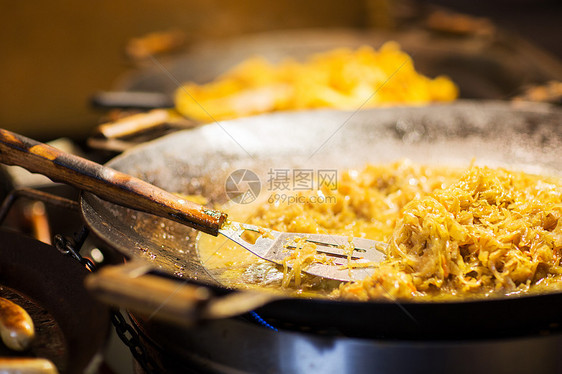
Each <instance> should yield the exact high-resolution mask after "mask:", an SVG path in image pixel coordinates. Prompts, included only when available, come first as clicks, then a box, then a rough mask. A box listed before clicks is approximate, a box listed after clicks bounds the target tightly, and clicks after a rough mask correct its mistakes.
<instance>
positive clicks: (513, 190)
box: [218, 161, 562, 300]
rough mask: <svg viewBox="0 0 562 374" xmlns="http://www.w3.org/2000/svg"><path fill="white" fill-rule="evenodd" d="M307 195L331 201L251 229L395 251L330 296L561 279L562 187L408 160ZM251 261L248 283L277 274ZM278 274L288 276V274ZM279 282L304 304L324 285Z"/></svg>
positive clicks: (314, 202)
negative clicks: (302, 293)
mask: <svg viewBox="0 0 562 374" xmlns="http://www.w3.org/2000/svg"><path fill="white" fill-rule="evenodd" d="M340 174H342V173H340ZM301 195H302V196H304V197H307V196H308V197H310V196H313V195H314V196H319V195H321V196H323V197H324V198H323V199H322V200H319V199H299V201H305V203H302V204H289V203H287V202H285V203H280V202H278V201H277V202H275V203H274V204H269V203H266V204H263V205H261V206H259V207H258V208H257V209H255V210H254V211H253V212H252V214H251V216H250V218H249V219H248V220H247V222H248V223H251V224H255V225H259V226H263V227H268V228H271V229H275V230H279V231H287V232H299V233H334V234H338V235H349V236H356V237H366V238H370V239H375V240H379V241H383V242H386V243H388V248H387V249H386V255H387V256H386V259H385V260H384V261H383V262H382V263H380V264H378V265H376V266H375V272H374V274H373V275H372V276H370V277H368V278H367V279H363V280H358V281H356V282H352V283H346V284H340V285H339V286H338V285H336V286H335V288H333V286H330V287H332V288H331V289H328V293H329V295H330V296H331V297H339V298H345V299H353V300H373V299H380V298H400V299H420V300H423V299H434V298H449V297H471V296H476V297H482V296H494V295H509V294H514V293H522V292H527V291H532V290H537V291H543V290H552V289H556V288H557V287H558V284H559V282H558V280H559V279H560V277H561V274H562V267H561V266H560V258H561V255H562V223H560V221H561V220H560V217H561V215H562V179H560V178H556V177H547V176H539V175H531V174H527V173H524V172H515V171H508V170H505V169H501V168H500V169H493V168H489V167H479V166H470V167H468V168H466V169H457V168H448V167H430V166H423V165H416V164H414V163H411V162H409V161H401V162H396V163H392V164H388V165H368V166H367V167H366V168H364V169H363V170H361V171H355V170H349V171H347V172H345V173H343V174H342V175H340V179H339V181H338V183H337V188H335V189H333V188H328V187H325V188H323V189H320V190H316V191H307V192H301ZM231 250H232V248H229V247H228V245H226V246H224V248H222V249H221V250H220V253H218V254H219V255H221V256H225V258H228V256H229V254H230V253H231ZM242 251H243V250H242ZM308 252H310V248H308ZM308 252H307V253H308ZM232 253H236V251H235V252H232ZM308 255H310V253H308ZM248 256H249V257H247V258H248V259H251V263H252V264H250V263H249V262H248V263H246V264H244V265H243V266H242V267H243V269H242V270H240V272H239V273H238V274H239V275H241V276H240V278H238V279H239V280H241V281H242V282H248V281H249V280H250V278H249V277H248V276H247V275H248V274H249V272H250V273H251V274H252V276H253V278H252V279H253V280H254V281H255V282H256V283H257V284H259V283H260V282H262V281H264V279H266V278H267V277H260V276H255V275H256V273H255V272H256V269H262V270H263V271H264V272H267V273H268V274H270V273H271V272H272V271H275V270H271V268H272V267H273V265H271V264H266V263H265V262H262V260H258V259H257V258H255V256H254V257H252V255H251V254H250V255H248ZM256 264H257V265H256ZM223 265H224V264H223ZM305 266H306V264H305V263H304V264H301V268H302V267H305ZM276 271H278V273H279V274H282V273H283V269H277V270H276ZM287 276H289V278H287ZM282 278H283V277H282V276H281V275H280V276H279V277H278V278H276V279H278V280H279V282H277V283H275V282H271V279H269V280H268V281H267V283H268V285H269V286H272V285H273V286H275V287H280V288H283V287H289V288H291V287H292V288H293V289H295V288H298V289H301V290H303V289H304V290H307V293H306V294H307V295H309V294H310V293H308V291H313V290H314V289H318V288H319V287H318V285H319V284H320V285H321V284H322V282H321V281H319V280H318V279H313V278H310V277H307V276H303V278H302V279H300V278H299V277H297V279H298V282H295V274H294V271H293V272H292V273H291V272H290V271H288V270H287V269H285V278H284V279H282ZM290 278H292V279H293V281H292V282H289V281H290V280H291V279H290ZM323 290H326V287H324V288H323ZM330 290H331V291H330Z"/></svg>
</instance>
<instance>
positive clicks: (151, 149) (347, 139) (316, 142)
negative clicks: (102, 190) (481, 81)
mask: <svg viewBox="0 0 562 374" xmlns="http://www.w3.org/2000/svg"><path fill="white" fill-rule="evenodd" d="M519 105H520V106H519V107H518V108H516V107H513V104H508V103H501V102H470V101H467V102H462V101H461V102H457V103H454V104H449V105H435V106H429V107H419V108H413V107H397V108H388V109H376V110H365V111H360V112H357V113H352V112H343V111H329V110H328V111H309V112H294V113H278V114H272V115H264V116H257V117H251V118H245V119H240V120H235V121H230V122H225V123H221V124H214V125H208V126H203V127H201V128H197V129H195V130H190V131H185V132H179V133H176V134H173V135H170V136H167V137H164V138H161V139H159V140H157V141H154V142H151V143H148V144H146V145H144V146H140V147H137V148H135V149H133V150H131V151H128V152H126V153H124V154H123V155H121V156H119V157H117V158H115V159H114V160H112V161H111V162H109V164H108V166H111V167H113V168H115V169H118V170H121V171H124V172H126V173H129V174H132V175H134V176H137V177H140V178H141V179H144V180H147V181H149V182H150V183H153V184H155V185H157V186H159V187H162V188H164V189H166V190H169V191H178V192H183V193H189V194H202V195H204V196H206V197H208V198H209V199H210V201H211V202H213V203H224V202H226V201H227V198H226V196H225V192H224V183H225V181H226V178H227V176H228V175H229V173H231V172H232V171H234V170H237V169H240V168H246V169H250V170H252V171H254V172H255V173H257V175H258V176H259V177H260V179H261V182H262V189H261V193H263V194H267V193H272V192H274V191H268V187H269V186H268V184H267V172H268V171H270V170H272V169H290V168H299V167H300V168H302V167H306V168H311V169H315V170H316V169H338V170H341V169H345V168H350V167H355V168H360V167H362V166H364V165H365V164H366V163H368V162H370V163H384V162H389V161H394V160H398V159H403V158H410V159H412V160H414V161H415V162H419V163H431V164H444V165H460V166H467V165H468V164H469V163H470V162H471V160H472V159H473V158H475V159H476V161H477V163H478V164H485V165H489V166H510V167H515V168H523V169H524V170H526V171H529V172H547V173H555V174H562V164H561V163H560V160H559V153H558V150H559V149H560V145H561V142H562V127H561V125H562V123H561V122H562V117H561V114H562V111H561V110H560V109H556V108H552V107H549V106H541V105H537V104H532V105H529V106H526V105H525V104H519ZM81 203H82V210H83V215H84V217H85V219H86V222H87V223H88V225H89V226H90V228H91V229H92V230H93V231H94V233H95V234H96V235H97V236H99V237H100V238H101V239H103V240H104V241H105V242H106V243H108V244H109V245H111V246H112V247H114V248H116V249H117V250H118V251H120V252H121V253H123V254H125V255H126V256H128V257H130V258H133V259H139V260H144V261H148V262H150V263H151V264H153V266H155V267H156V268H158V269H159V270H160V271H162V272H164V273H167V274H168V275H171V276H174V277H178V278H182V279H187V280H190V281H194V282H197V283H202V284H205V285H208V286H210V287H212V288H214V289H215V290H218V291H222V290H224V289H223V288H221V287H220V285H219V284H217V282H216V281H215V280H214V279H213V277H212V276H211V275H210V273H209V272H208V271H207V270H206V269H205V267H204V266H203V265H202V261H201V259H200V258H199V255H198V253H197V251H196V249H195V247H194V243H193V238H194V237H195V234H196V232H195V231H194V230H191V229H189V228H187V227H184V226H182V225H179V224H175V223H173V222H170V221H166V220H163V219H159V218H155V217H153V216H150V215H146V214H143V213H139V212H136V211H132V210H129V209H126V208H122V207H120V206H116V205H114V204H111V203H107V202H104V201H102V200H100V199H98V198H96V197H94V196H93V195H90V194H86V193H85V194H84V195H83V198H82V202H81ZM561 310H562V294H559V293H553V294H548V295H538V296H522V297H509V298H503V299H495V300H480V301H460V302H431V303H428V302H423V303H421V302H407V303H399V304H398V303H394V302H391V301H377V302H369V303H354V302H342V301H333V300H305V299H284V300H278V301H275V302H272V303H270V304H268V305H266V306H265V307H263V308H260V309H259V311H260V312H261V313H262V314H263V315H264V316H266V317H271V318H275V319H276V320H277V321H279V323H281V322H290V323H294V324H300V325H306V326H309V327H312V328H318V329H323V330H329V331H332V332H335V333H343V334H346V335H365V336H381V335H382V336H388V337H409V338H416V337H424V338H430V337H450V336H455V337H460V336H479V337H480V336H485V335H493V336H496V337H497V336H502V335H513V334H523V333H526V332H530V331H534V332H536V331H537V330H543V329H547V328H553V326H558V324H559V323H560V322H562V313H560V311H561ZM506 311H517V313H509V315H506ZM350 317H351V318H350Z"/></svg>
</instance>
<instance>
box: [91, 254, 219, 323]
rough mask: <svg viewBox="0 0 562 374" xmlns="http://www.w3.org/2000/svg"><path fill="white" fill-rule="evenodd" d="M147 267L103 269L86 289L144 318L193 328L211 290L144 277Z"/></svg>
mask: <svg viewBox="0 0 562 374" xmlns="http://www.w3.org/2000/svg"><path fill="white" fill-rule="evenodd" d="M148 270H150V268H148V267H147V265H145V264H140V265H139V264H137V263H128V264H125V265H119V266H109V267H105V268H102V269H101V270H99V271H97V272H96V273H93V274H90V275H88V277H87V278H86V282H85V285H86V288H87V289H88V290H89V291H90V292H92V293H93V294H94V296H95V297H96V298H98V299H99V300H101V301H103V302H105V303H107V304H109V305H113V306H117V307H122V308H125V309H128V310H130V311H132V312H134V313H138V314H140V315H143V316H145V317H149V318H155V319H159V320H164V321H168V322H171V323H174V324H178V325H182V326H193V325H194V324H195V323H196V322H197V321H198V320H199V319H200V313H201V310H202V309H203V306H204V305H205V304H206V303H207V302H208V301H209V299H210V298H211V293H210V292H209V290H208V289H207V288H205V287H202V286H196V285H193V284H189V283H187V282H179V281H173V280H170V279H166V278H163V277H159V276H156V275H150V274H145V272H146V271H148Z"/></svg>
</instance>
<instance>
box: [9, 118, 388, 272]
mask: <svg viewBox="0 0 562 374" xmlns="http://www.w3.org/2000/svg"><path fill="white" fill-rule="evenodd" d="M0 162H2V163H5V164H9V165H17V166H21V167H23V168H26V169H27V170H29V171H31V172H34V173H40V174H43V175H45V176H47V177H49V178H50V179H52V180H53V181H58V182H63V183H67V184H70V185H73V186H75V187H77V188H79V189H82V190H85V191H88V192H91V193H93V194H94V195H96V196H98V197H100V198H102V199H104V200H107V201H110V202H113V203H116V204H119V205H123V206H126V207H129V208H132V209H137V210H140V211H143V212H147V213H151V214H155V215H158V216H161V217H164V218H168V219H171V220H174V221H177V222H180V223H182V224H185V225H187V226H190V227H193V228H195V229H197V230H199V231H203V232H206V233H208V234H211V235H215V236H217V235H218V234H219V233H220V234H222V235H224V236H225V237H227V238H228V239H230V240H233V241H234V242H236V243H238V244H240V245H242V246H243V247H244V248H246V249H248V250H249V251H251V252H253V253H255V254H256V255H258V256H260V257H262V258H264V259H266V260H269V261H272V262H275V263H279V264H280V263H282V262H283V258H284V257H285V256H288V255H290V250H291V248H290V243H287V240H288V239H289V240H291V239H293V238H295V236H305V239H306V240H307V241H309V242H312V243H314V244H316V245H317V251H318V252H320V253H325V254H326V256H327V257H329V261H328V262H326V263H313V264H311V265H310V266H308V267H307V268H306V269H303V271H305V272H307V273H310V274H314V275H317V276H320V277H324V278H330V279H335V280H339V281H349V280H359V279H362V278H364V277H366V276H368V275H369V274H370V273H371V272H372V270H370V269H365V268H353V267H350V266H348V263H347V261H348V260H347V259H348V254H347V250H346V248H347V247H350V242H349V239H348V237H346V236H333V235H316V234H295V233H281V232H277V231H270V235H268V236H263V237H261V238H259V239H258V240H257V242H256V243H255V244H250V243H248V242H246V241H245V240H243V239H242V237H241V235H242V233H243V232H244V231H246V230H251V231H256V232H267V231H269V230H267V229H263V228H259V227H255V226H249V225H243V224H241V223H236V222H228V223H227V220H226V218H227V215H226V214H225V213H223V212H220V211H218V210H214V209H209V208H206V207H204V206H201V205H198V204H196V203H193V202H191V201H187V200H185V199H183V198H181V197H179V196H177V195H174V194H172V193H170V192H167V191H164V190H162V189H160V188H158V187H156V186H153V185H151V184H150V183H147V182H144V181H142V180H140V179H137V178H135V177H132V176H130V175H127V174H125V173H121V172H119V171H117V170H114V169H111V168H108V167H105V166H102V165H100V164H97V163H95V162H92V161H89V160H86V159H83V158H81V157H78V156H74V155H71V154H68V153H65V152H62V151H60V150H58V149H56V148H53V147H51V146H49V145H46V144H43V143H39V142H37V141H35V140H32V139H29V138H26V137H24V136H21V135H18V134H15V133H13V132H10V131H7V130H3V129H0ZM225 223H226V224H225ZM352 245H353V253H352V254H351V257H352V260H353V261H355V262H380V261H381V260H382V259H383V258H384V254H383V252H382V251H381V249H382V248H383V247H384V244H382V245H381V243H379V242H376V241H373V240H367V239H360V238H353V240H352Z"/></svg>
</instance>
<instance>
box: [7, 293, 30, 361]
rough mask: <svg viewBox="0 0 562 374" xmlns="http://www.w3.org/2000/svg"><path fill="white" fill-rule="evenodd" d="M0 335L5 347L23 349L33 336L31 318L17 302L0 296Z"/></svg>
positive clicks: (27, 346)
mask: <svg viewBox="0 0 562 374" xmlns="http://www.w3.org/2000/svg"><path fill="white" fill-rule="evenodd" d="M0 336H1V337H2V341H3V342H4V344H5V345H6V347H8V348H10V349H13V350H14V351H25V350H26V349H27V348H29V345H30V344H31V342H32V341H33V339H34V338H35V327H34V326H33V320H32V319H31V317H30V316H29V314H27V312H26V311H25V309H23V308H22V307H21V306H19V305H18V304H16V303H14V302H12V301H10V300H8V299H5V298H3V297H0Z"/></svg>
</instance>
